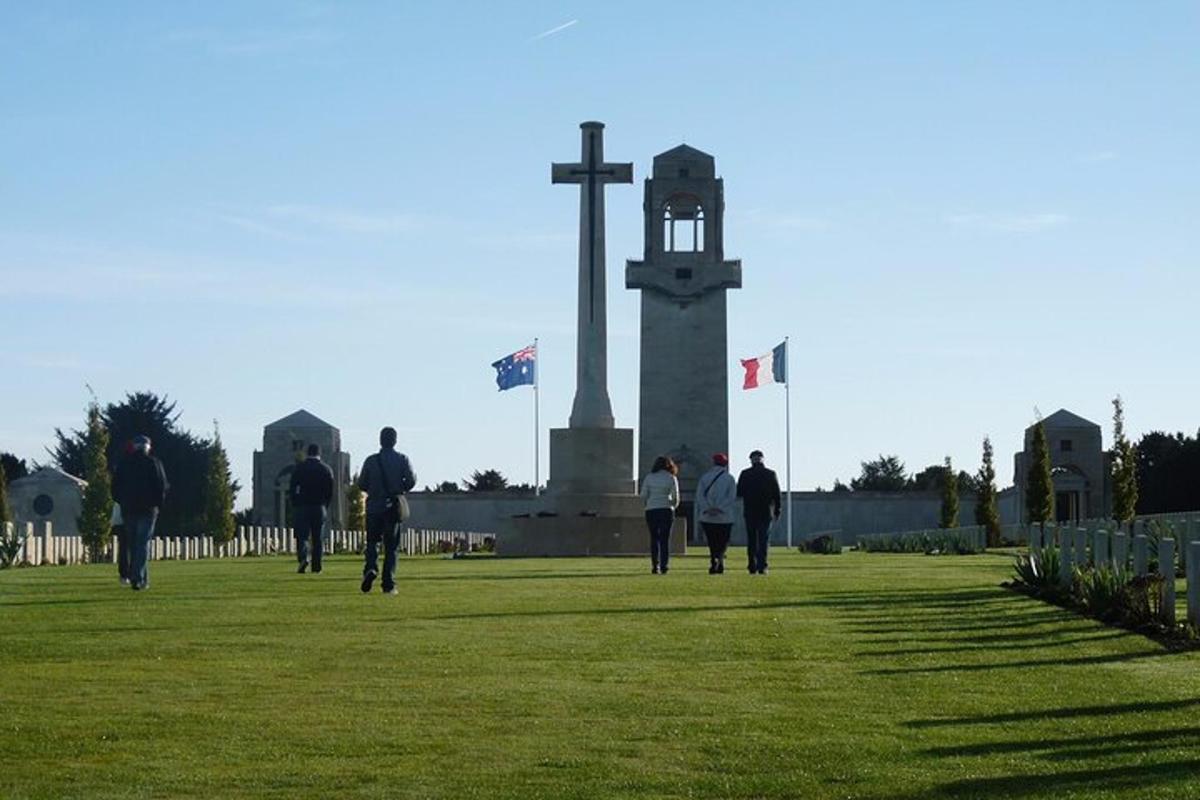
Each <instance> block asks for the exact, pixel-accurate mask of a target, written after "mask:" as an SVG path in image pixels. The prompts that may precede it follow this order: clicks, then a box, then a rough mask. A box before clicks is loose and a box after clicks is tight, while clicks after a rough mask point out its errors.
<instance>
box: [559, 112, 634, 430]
mask: <svg viewBox="0 0 1200 800" xmlns="http://www.w3.org/2000/svg"><path fill="white" fill-rule="evenodd" d="M579 127H580V128H581V129H582V131H583V137H582V138H583V148H582V149H583V155H582V157H581V159H580V162H579V163H577V164H551V166H550V182H551V183H578V184H579V322H578V334H577V340H576V344H575V347H576V351H575V401H574V402H573V403H572V404H571V419H570V427H572V428H612V427H613V426H614V421H613V413H612V403H611V402H610V401H609V399H608V325H607V314H606V308H607V305H606V294H605V288H604V287H605V280H604V264H605V261H604V258H605V255H604V185H605V184H608V183H633V164H608V163H605V161H604V123H602V122H585V123H583V124H582V125H580V126H579Z"/></svg>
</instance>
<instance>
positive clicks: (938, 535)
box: [858, 531, 980, 556]
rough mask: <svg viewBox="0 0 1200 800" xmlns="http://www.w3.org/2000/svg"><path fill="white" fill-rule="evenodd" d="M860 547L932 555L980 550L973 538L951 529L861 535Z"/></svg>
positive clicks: (883, 551)
mask: <svg viewBox="0 0 1200 800" xmlns="http://www.w3.org/2000/svg"><path fill="white" fill-rule="evenodd" d="M858 547H859V549H860V550H866V551H867V552H868V553H924V554H925V555H931V556H936V555H943V556H944V555H960V556H961V555H972V554H975V553H978V552H980V550H979V548H978V547H977V546H976V545H975V543H974V542H973V541H972V540H971V538H969V537H967V536H963V535H962V534H960V533H953V532H950V531H938V532H934V533H923V532H919V533H901V534H896V535H875V536H860V537H859V538H858Z"/></svg>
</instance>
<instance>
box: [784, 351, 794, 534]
mask: <svg viewBox="0 0 1200 800" xmlns="http://www.w3.org/2000/svg"><path fill="white" fill-rule="evenodd" d="M790 338H791V337H788V336H785V337H783V389H784V391H783V398H784V400H783V402H784V405H785V406H786V409H785V411H784V414H783V416H784V425H785V427H786V428H787V433H786V434H785V438H786V441H787V477H786V480H787V546H788V549H791V547H792V364H791V361H792V352H791V351H792V347H791V344H790V343H789V339H790Z"/></svg>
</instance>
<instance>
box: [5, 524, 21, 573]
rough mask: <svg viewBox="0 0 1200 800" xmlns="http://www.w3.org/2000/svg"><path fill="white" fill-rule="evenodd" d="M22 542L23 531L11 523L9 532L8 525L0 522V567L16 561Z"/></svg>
mask: <svg viewBox="0 0 1200 800" xmlns="http://www.w3.org/2000/svg"><path fill="white" fill-rule="evenodd" d="M24 544H25V531H23V530H21V529H20V528H19V527H17V526H16V525H13V526H12V531H11V532H10V531H9V530H8V526H7V525H5V524H3V523H2V522H0V569H8V568H9V567H11V566H13V565H14V564H15V563H16V561H17V554H18V553H20V552H21V546H22V545H24Z"/></svg>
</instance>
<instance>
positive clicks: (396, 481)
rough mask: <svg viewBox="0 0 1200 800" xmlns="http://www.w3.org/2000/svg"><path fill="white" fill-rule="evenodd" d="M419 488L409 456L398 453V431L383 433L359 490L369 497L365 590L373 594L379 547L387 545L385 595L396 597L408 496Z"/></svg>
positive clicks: (381, 432) (364, 468) (365, 467)
mask: <svg viewBox="0 0 1200 800" xmlns="http://www.w3.org/2000/svg"><path fill="white" fill-rule="evenodd" d="M416 485H417V476H416V475H414V474H413V469H412V464H411V463H409V460H408V456H406V455H404V454H403V453H397V452H396V429H395V428H390V427H389V428H384V429H383V430H381V431H380V432H379V452H378V453H375V454H373V455H370V456H367V460H366V461H364V462H363V466H362V472H360V473H359V476H358V488H359V489H362V490H363V491H364V492H366V495H367V550H366V554H365V556H364V561H363V579H362V587H361V588H362V590H363V593H364V594H365V593H366V592H369V591H371V587H372V586H373V585H374V583H375V579H376V578H377V577H378V576H379V545H380V544H382V545H383V586H382V588H383V591H384V593H385V594H396V555H397V551H398V550H399V549H400V523H402V522H404V521H405V520H406V519H408V500H407V498H405V496H404V495H405V494H406V493H407V492H408V491H409V490H410V489H412V488H413V487H414V486H416Z"/></svg>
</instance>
